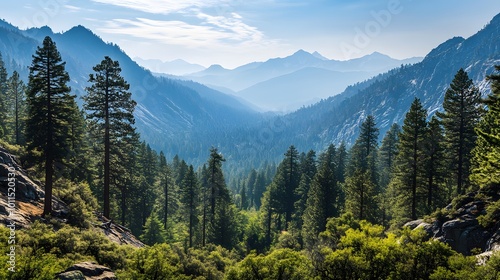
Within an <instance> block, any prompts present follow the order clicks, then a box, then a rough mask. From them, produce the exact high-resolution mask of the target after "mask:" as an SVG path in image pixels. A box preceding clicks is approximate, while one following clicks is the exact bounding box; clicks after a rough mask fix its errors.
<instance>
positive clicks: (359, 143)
mask: <svg viewBox="0 0 500 280" xmlns="http://www.w3.org/2000/svg"><path fill="white" fill-rule="evenodd" d="M378 134H379V131H378V128H377V126H376V124H375V118H374V117H373V116H371V115H370V116H368V117H366V120H365V121H364V122H363V123H362V124H361V129H360V132H359V136H358V138H357V139H356V142H355V143H354V146H353V147H352V149H351V159H350V161H349V167H348V175H351V174H353V173H354V172H355V171H356V170H358V169H359V170H360V171H361V172H366V171H368V170H369V171H370V172H371V176H372V177H373V180H372V183H374V184H376V183H377V181H378V180H377V179H376V177H377V172H376V168H375V160H376V154H375V152H376V150H377V148H378Z"/></svg>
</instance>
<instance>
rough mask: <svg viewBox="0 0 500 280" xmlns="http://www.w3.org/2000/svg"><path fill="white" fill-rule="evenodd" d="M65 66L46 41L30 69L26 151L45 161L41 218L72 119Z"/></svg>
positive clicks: (72, 104)
mask: <svg viewBox="0 0 500 280" xmlns="http://www.w3.org/2000/svg"><path fill="white" fill-rule="evenodd" d="M67 82H69V75H68V73H67V72H66V70H65V62H63V61H62V59H61V55H60V53H59V51H58V50H57V48H56V44H55V43H54V42H53V41H52V39H51V38H50V37H48V36H47V37H45V39H44V40H43V44H42V46H41V47H38V48H37V50H36V53H35V55H33V62H32V64H31V67H30V74H29V83H28V92H27V100H28V118H27V123H26V130H27V135H26V138H27V143H28V150H29V151H37V152H36V153H37V154H38V153H39V154H40V155H41V157H42V158H43V159H44V160H45V164H44V168H45V202H44V209H43V216H47V215H50V214H51V211H52V184H53V180H54V172H55V169H54V165H55V164H56V163H61V164H62V163H64V158H65V157H66V156H67V153H68V149H69V147H70V141H71V139H70V131H69V128H70V124H71V121H72V117H73V116H74V114H75V112H74V110H75V108H77V107H76V105H75V104H76V103H75V96H73V95H70V94H69V92H70V90H71V89H70V88H69V87H68V86H67V84H66V83H67Z"/></svg>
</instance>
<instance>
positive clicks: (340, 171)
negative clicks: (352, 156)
mask: <svg viewBox="0 0 500 280" xmlns="http://www.w3.org/2000/svg"><path fill="white" fill-rule="evenodd" d="M335 165H336V166H337V168H336V169H335V177H336V178H337V181H338V182H339V183H344V181H345V172H346V165H347V148H346V144H345V142H344V141H342V142H341V143H340V146H339V147H338V148H337V152H336V153H335Z"/></svg>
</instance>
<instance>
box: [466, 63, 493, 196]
mask: <svg viewBox="0 0 500 280" xmlns="http://www.w3.org/2000/svg"><path fill="white" fill-rule="evenodd" d="M495 70H496V73H495V74H492V75H489V76H488V77H487V79H488V80H489V81H490V82H491V93H490V94H489V95H488V97H487V98H486V99H485V100H484V104H486V105H487V111H486V113H485V115H484V116H483V118H482V119H481V120H480V122H479V124H478V125H477V127H476V133H477V140H476V147H475V148H474V149H473V151H472V154H473V160H472V162H473V164H472V174H471V176H470V177H471V180H472V181H473V182H474V184H475V185H476V186H477V187H481V188H484V187H495V188H498V187H499V186H500V172H499V170H500V136H499V135H500V74H498V73H499V72H500V65H497V66H495Z"/></svg>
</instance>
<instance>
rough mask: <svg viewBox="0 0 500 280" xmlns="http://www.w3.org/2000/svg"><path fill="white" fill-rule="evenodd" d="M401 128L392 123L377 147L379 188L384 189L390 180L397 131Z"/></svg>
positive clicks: (396, 142)
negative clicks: (378, 147)
mask: <svg viewBox="0 0 500 280" xmlns="http://www.w3.org/2000/svg"><path fill="white" fill-rule="evenodd" d="M400 131H401V128H400V127H399V125H398V124H397V123H394V124H393V125H392V126H391V128H390V129H389V130H388V131H387V133H386V135H385V136H384V139H382V145H381V146H380V149H379V156H378V164H379V170H380V188H381V189H382V190H384V189H385V188H386V187H387V185H388V184H389V181H390V180H391V174H392V168H393V164H394V158H395V157H396V155H397V153H398V149H397V144H398V141H399V133H400Z"/></svg>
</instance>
